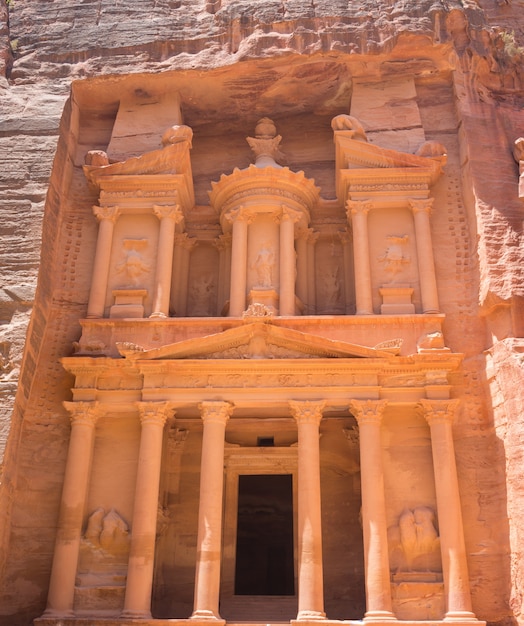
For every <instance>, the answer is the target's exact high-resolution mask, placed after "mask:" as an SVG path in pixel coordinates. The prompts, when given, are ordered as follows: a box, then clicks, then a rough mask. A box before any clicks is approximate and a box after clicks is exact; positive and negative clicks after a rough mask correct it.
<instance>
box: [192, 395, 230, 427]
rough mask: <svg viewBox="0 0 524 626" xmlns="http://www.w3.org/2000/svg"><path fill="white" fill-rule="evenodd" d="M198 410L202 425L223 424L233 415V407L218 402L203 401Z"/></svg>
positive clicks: (227, 403)
mask: <svg viewBox="0 0 524 626" xmlns="http://www.w3.org/2000/svg"><path fill="white" fill-rule="evenodd" d="M198 408H199V410H200V417H201V418H202V421H203V422H204V423H206V422H215V423H218V424H225V423H226V422H227V420H228V419H229V418H230V416H231V414H232V413H233V409H234V405H233V404H232V403H231V402H224V401H220V400H205V401H204V402H201V403H200V404H199V405H198Z"/></svg>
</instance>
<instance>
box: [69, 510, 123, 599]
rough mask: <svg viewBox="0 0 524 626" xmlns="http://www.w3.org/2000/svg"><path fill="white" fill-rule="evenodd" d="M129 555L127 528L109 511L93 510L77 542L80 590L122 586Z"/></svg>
mask: <svg viewBox="0 0 524 626" xmlns="http://www.w3.org/2000/svg"><path fill="white" fill-rule="evenodd" d="M128 553H129V526H128V525H127V522H126V521H125V520H124V519H123V518H122V517H121V515H119V513H117V511H115V509H111V510H110V511H108V512H107V513H106V511H105V509H103V508H102V507H100V508H98V509H95V510H94V511H93V512H92V513H91V515H90V516H89V518H88V520H87V526H86V530H85V533H84V536H83V537H82V540H81V542H80V558H79V566H78V576H77V579H78V581H77V584H78V585H79V586H81V587H94V586H96V587H103V586H119V585H122V586H123V585H124V584H125V571H126V568H127V556H128Z"/></svg>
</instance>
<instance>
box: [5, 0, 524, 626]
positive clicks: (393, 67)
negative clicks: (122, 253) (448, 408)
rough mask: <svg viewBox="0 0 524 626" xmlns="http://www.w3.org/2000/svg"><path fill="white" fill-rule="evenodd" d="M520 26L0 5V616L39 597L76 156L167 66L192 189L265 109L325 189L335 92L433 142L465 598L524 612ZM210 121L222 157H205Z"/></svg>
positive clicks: (229, 8) (87, 246) (290, 5)
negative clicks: (186, 141)
mask: <svg viewBox="0 0 524 626" xmlns="http://www.w3.org/2000/svg"><path fill="white" fill-rule="evenodd" d="M521 46H522V47H524V4H523V2H522V0H506V1H505V2H503V1H500V0H489V1H488V0H486V1H479V2H475V1H473V0H462V1H458V0H456V1H449V2H446V1H444V0H442V1H431V0H422V1H415V0H407V1H405V2H393V3H392V2H386V1H383V2H376V1H364V2H352V1H351V0H344V1H341V0H325V1H315V2H310V1H307V0H303V1H298V0H287V1H286V0H281V1H277V0H275V1H266V2H260V1H256V0H253V1H251V2H249V1H240V0H209V1H207V2H205V1H204V0H201V1H198V2H197V1H194V0H178V1H177V0H155V1H153V0H145V1H144V0H129V1H127V2H125V3H124V2H110V1H106V0H96V1H94V0H93V1H86V2H71V1H69V0H60V1H51V2H43V1H34V0H15V2H14V3H13V4H11V3H9V7H8V6H7V5H6V4H5V3H3V2H2V3H1V5H0V146H1V148H2V149H1V151H0V155H1V156H0V160H1V163H0V172H1V173H0V206H1V213H0V233H1V235H2V244H3V245H2V252H3V254H2V256H1V259H0V264H1V269H2V273H1V276H2V282H1V284H0V398H1V400H2V401H1V403H0V451H1V452H2V453H3V465H2V483H1V486H0V500H1V503H0V623H5V624H9V625H15V626H16V625H17V624H27V623H30V621H31V619H33V618H34V617H36V616H38V615H39V614H41V612H42V611H43V608H44V606H45V597H46V592H47V589H46V585H47V580H48V577H49V570H50V565H51V558H52V550H53V540H54V527H55V525H56V519H57V514H58V502H59V497H60V483H61V479H62V475H63V469H64V462H65V454H66V450H67V441H68V420H67V416H66V415H65V412H64V411H63V409H62V407H61V401H62V400H64V399H69V396H68V392H67V389H68V387H69V386H70V385H71V381H70V380H69V379H68V377H67V376H66V374H65V373H64V371H63V370H62V368H61V366H60V365H59V362H58V359H59V358H60V357H61V356H64V355H67V354H69V353H70V351H71V343H72V342H73V341H74V340H76V339H77V338H78V335H79V327H78V324H77V320H78V318H80V317H82V316H83V314H84V313H85V307H86V302H87V290H88V283H89V275H88V272H89V267H90V258H91V256H92V250H93V247H94V242H95V237H96V224H94V223H93V222H94V220H93V219H92V215H91V212H90V211H91V204H93V203H94V202H95V200H96V198H95V197H94V196H92V197H90V196H89V194H88V193H87V195H86V186H85V181H84V179H83V175H82V173H81V170H80V167H79V166H80V165H81V163H82V159H83V155H84V154H85V152H86V151H87V150H89V149H97V148H101V149H104V148H105V147H106V146H107V144H108V142H109V138H110V136H111V130H112V127H113V124H114V120H115V117H116V112H117V105H118V100H119V99H120V98H121V97H128V98H130V101H132V102H133V106H135V107H137V109H138V108H140V106H141V102H143V103H145V104H147V102H148V101H150V99H151V98H156V97H157V96H158V97H159V94H161V93H163V92H164V91H165V90H166V88H170V89H172V85H173V84H175V85H176V87H177V90H178V89H179V90H180V91H181V92H182V93H183V94H185V95H184V98H185V100H184V102H183V107H182V108H183V110H184V115H185V122H186V123H187V124H189V125H190V126H193V127H194V130H195V141H194V144H195V149H194V151H193V158H194V176H195V185H196V191H197V202H199V203H205V202H206V201H207V200H206V190H207V187H206V181H207V180H209V179H215V180H216V179H217V178H218V176H219V174H220V173H221V172H222V171H227V170H228V168H231V167H233V165H239V166H242V165H243V163H238V162H237V161H236V160H235V159H236V158H237V156H236V155H237V154H238V151H237V147H238V149H239V150H241V151H242V150H243V151H244V152H243V154H244V155H245V158H247V156H248V152H247V148H246V147H245V146H244V143H243V137H244V136H245V135H247V134H248V133H250V132H251V131H252V123H253V121H256V119H257V117H261V116H262V115H272V116H273V117H275V119H276V121H277V123H278V122H279V120H282V122H283V125H284V127H285V125H286V124H285V123H286V120H288V121H289V123H288V124H287V128H288V132H289V134H290V148H291V149H290V150H289V151H288V152H287V156H288V159H289V160H290V163H292V164H294V165H295V166H296V165H297V164H299V165H300V167H304V168H305V169H306V170H307V168H308V167H309V168H310V169H311V172H307V171H306V173H307V174H308V175H310V174H311V175H314V176H315V178H316V180H317V182H318V183H320V184H322V186H323V188H324V189H329V186H330V185H333V181H332V180H331V179H330V174H329V171H330V163H331V161H332V159H333V154H332V152H331V150H332V146H331V145H330V143H329V141H328V140H327V135H325V134H324V131H322V130H315V131H312V133H311V135H310V136H309V137H305V136H304V127H307V128H311V129H314V128H315V129H316V128H318V129H321V128H323V127H324V126H325V125H326V124H328V126H329V119H330V117H331V116H332V115H334V114H337V113H342V112H348V108H350V110H351V112H352V114H354V115H356V116H358V117H361V119H362V121H363V123H364V125H365V127H366V130H368V134H369V137H370V140H372V141H374V142H376V143H377V144H379V145H384V146H387V145H391V146H392V147H396V148H397V149H401V150H406V151H410V150H411V149H412V146H411V144H410V142H411V141H412V138H413V137H418V136H421V135H420V134H422V136H425V138H426V139H436V140H438V141H440V142H442V143H444V145H446V146H447V148H448V152H449V161H448V166H447V168H446V176H445V180H444V181H443V182H442V183H439V185H440V187H439V188H438V189H437V190H436V195H437V197H438V198H439V199H440V200H441V201H442V202H444V204H445V206H446V207H447V213H446V214H445V215H444V214H441V215H438V216H434V221H433V229H434V231H433V234H434V245H435V256H436V264H437V270H445V271H443V272H442V271H439V289H440V294H439V295H440V297H441V301H442V303H443V310H444V312H445V313H446V315H447V321H446V326H445V329H444V330H445V336H446V340H447V345H449V346H450V347H451V348H452V349H453V350H454V351H457V352H464V353H465V355H466V359H465V362H464V368H463V373H462V375H461V377H457V380H455V381H453V382H454V384H455V385H457V388H458V389H459V392H460V395H461V397H462V398H463V400H464V406H465V409H464V411H463V417H462V419H461V421H460V422H459V423H458V424H457V425H456V428H455V436H456V451H457V463H458V469H459V476H460V480H461V490H462V493H463V495H464V517H465V526H466V529H467V530H466V542H467V548H468V559H469V566H470V574H471V579H472V591H473V600H474V604H475V611H476V612H477V615H478V617H479V618H481V619H486V620H488V621H490V622H492V623H505V622H510V621H513V620H517V621H520V622H524V618H523V616H522V612H523V611H524V582H523V581H524V554H522V553H523V551H524V538H523V534H524V515H523V511H524V480H523V478H524V477H523V474H524V470H523V467H524V465H523V463H524V459H523V458H522V455H523V453H522V449H523V446H522V439H523V432H524V425H523V421H524V418H523V408H524V401H523V398H524V395H523V391H522V388H523V385H522V381H523V368H522V360H523V357H522V351H523V350H524V338H523V336H524V307H523V304H522V303H523V298H524V281H523V276H522V274H523V272H524V258H523V257H524V254H523V241H522V223H523V216H524V202H522V201H520V200H519V199H518V195H517V183H518V167H517V164H516V163H515V162H514V160H513V158H512V155H511V151H512V145H513V142H514V140H515V139H516V138H517V137H519V136H521V135H524V85H523V80H524V75H523V72H522V67H523V61H524V50H523V48H522V47H521ZM71 85H73V87H72V91H71ZM170 85H171V87H169V86H170ZM402 85H404V87H402ZM377 90H378V91H380V92H381V93H382V94H383V96H381V97H378V96H377ZM371 103H374V106H371ZM245 111H250V112H251V113H250V115H248V116H246V114H245ZM299 114H300V115H302V116H303V117H302V118H299V117H296V116H297V115H299ZM238 120H241V121H240V122H239V121H238ZM301 120H302V122H301ZM293 124H295V127H294V126H293ZM279 130H283V128H282V129H280V128H279ZM301 132H302V133H303V134H302V135H301V134H300V133H301ZM224 133H229V134H230V136H231V140H232V142H233V145H234V146H235V149H234V150H232V152H234V157H231V158H230V160H228V157H227V156H223V157H221V159H222V160H221V161H220V162H216V160H215V159H214V158H213V155H214V154H215V152H216V149H217V147H218V146H219V142H220V140H218V139H217V137H220V135H222V134H224ZM293 133H295V134H294V135H293ZM315 133H316V134H315ZM282 134H284V139H286V137H285V133H282ZM292 137H295V138H296V141H295V143H293V141H294V140H293V139H292ZM197 140H200V141H197ZM301 142H302V143H301ZM306 144H307V145H306ZM241 146H242V147H241ZM415 148H416V146H415ZM313 151H316V152H315V154H314V155H313ZM53 159H55V167H54V169H53V174H52V176H51V178H50V175H51V169H52V165H53ZM46 194H47V199H46ZM44 205H45V212H44ZM44 215H45V217H44V222H43V226H42V217H43V216H44ZM40 242H41V243H40ZM439 255H442V259H444V258H445V259H446V261H449V255H452V258H454V259H455V263H454V271H453V272H449V271H448V267H449V263H448V262H446V263H444V261H439ZM38 271H39V272H40V273H39V283H38V290H37V292H36V294H37V295H36V300H35V295H34V294H35V287H36V279H37V272H38ZM31 311H32V318H31V323H30V324H29V334H28V339H27V342H26V343H25V346H26V347H25V353H24V354H25V356H24V357H22V354H23V349H24V342H25V333H26V329H27V328H28V323H29V317H30V315H31ZM17 387H18V391H17ZM4 449H5V452H4Z"/></svg>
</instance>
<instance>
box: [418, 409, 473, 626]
mask: <svg viewBox="0 0 524 626" xmlns="http://www.w3.org/2000/svg"><path fill="white" fill-rule="evenodd" d="M458 405H459V401H458V400H421V401H420V406H421V407H422V410H423V412H424V417H425V418H426V420H427V422H428V424H429V428H430V431H431V450H432V453H433V471H434V474H435V491H436V494H437V510H438V525H439V532H440V549H441V551H442V569H443V575H444V588H445V594H446V604H447V611H446V616H445V620H446V621H448V622H455V621H458V622H460V621H464V620H466V621H471V620H472V619H473V620H474V619H476V618H475V615H474V613H473V612H472V608H471V596H470V589H469V576H468V564H467V561H466V546H465V543H464V530H463V526H462V512H461V508H460V493H459V488H458V479H457V466H456V463H455V449H454V446H453V432H452V423H453V419H454V417H455V413H456V411H457V408H458Z"/></svg>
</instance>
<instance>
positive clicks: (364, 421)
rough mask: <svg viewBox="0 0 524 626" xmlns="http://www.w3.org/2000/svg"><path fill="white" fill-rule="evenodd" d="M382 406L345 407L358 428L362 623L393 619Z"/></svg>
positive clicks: (381, 403)
mask: <svg viewBox="0 0 524 626" xmlns="http://www.w3.org/2000/svg"><path fill="white" fill-rule="evenodd" d="M386 405H387V401H386V400H365V401H362V400H351V401H350V404H349V406H350V409H351V412H352V413H353V415H354V416H355V418H356V420H357V422H358V428H359V441H360V473H361V480H362V527H363V534H364V565H365V570H366V608H367V610H366V614H365V616H364V619H365V620H370V621H377V620H392V619H394V616H393V611H392V603H391V585H390V573H389V557H388V538H387V522H386V498H385V494H384V470H383V466H382V445H381V436H380V430H381V422H382V416H383V413H384V409H385V408H386Z"/></svg>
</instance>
